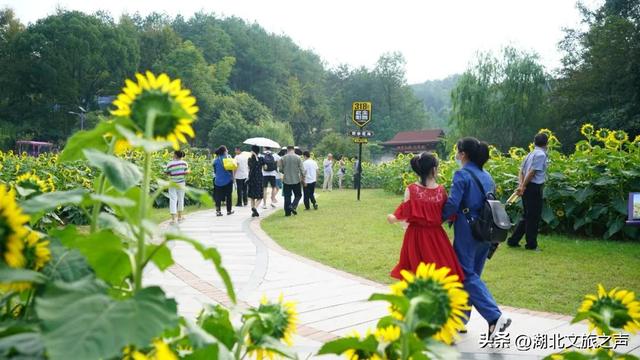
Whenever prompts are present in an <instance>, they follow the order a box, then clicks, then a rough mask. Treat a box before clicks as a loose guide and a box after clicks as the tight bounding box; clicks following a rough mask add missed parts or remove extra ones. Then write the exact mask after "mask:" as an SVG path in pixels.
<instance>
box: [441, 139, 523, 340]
mask: <svg viewBox="0 0 640 360" xmlns="http://www.w3.org/2000/svg"><path fill="white" fill-rule="evenodd" d="M457 147H458V153H457V154H456V162H457V163H458V165H459V166H460V167H461V168H460V169H459V170H457V171H456V172H455V173H454V175H453V182H452V185H451V191H450V194H449V198H448V199H447V202H446V203H445V205H444V208H443V210H442V219H443V220H447V219H450V218H452V217H455V222H454V240H453V248H454V250H455V252H456V255H457V256H458V261H459V262H460V265H461V266H462V271H463V272H464V281H463V285H464V289H465V290H466V291H467V292H468V293H469V303H470V305H472V306H473V307H475V308H476V310H478V312H479V313H480V315H481V316H482V317H483V318H484V319H485V320H486V321H487V323H488V324H489V329H488V336H489V339H493V338H494V337H495V335H496V334H497V333H498V332H504V331H505V330H506V329H507V328H508V327H509V325H511V319H509V318H508V317H507V316H506V315H505V314H503V313H502V311H500V309H499V308H498V304H497V303H496V301H495V300H494V298H493V296H492V295H491V292H489V289H488V288H487V286H486V284H485V283H484V282H483V281H482V279H481V278H480V275H482V270H483V269H484V264H485V261H486V260H487V255H488V254H489V249H490V247H491V243H489V242H484V241H481V240H477V239H475V238H474V237H473V235H472V232H471V226H470V224H469V221H471V220H473V219H474V218H475V219H477V218H478V217H479V215H480V209H481V208H482V207H483V206H484V203H485V197H486V194H487V193H488V192H493V190H494V188H495V183H494V181H493V178H492V177H491V175H489V173H487V172H486V171H484V170H483V166H484V164H485V163H486V162H487V160H489V146H488V145H487V143H485V142H480V141H478V140H477V139H475V138H471V137H468V138H463V139H461V140H459V141H458V143H457ZM474 177H475V178H477V179H478V182H479V183H480V184H481V185H482V187H483V189H479V188H478V185H477V182H476V181H475V180H474Z"/></svg>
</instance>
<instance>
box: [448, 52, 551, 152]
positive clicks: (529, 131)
mask: <svg viewBox="0 0 640 360" xmlns="http://www.w3.org/2000/svg"><path fill="white" fill-rule="evenodd" d="M547 94H548V91H547V76H546V74H545V72H544V68H543V67H542V65H540V63H539V60H538V57H537V55H535V54H531V53H526V52H522V51H518V50H516V49H514V48H511V47H507V48H505V49H503V51H502V59H497V58H496V57H494V56H493V55H492V54H490V53H484V54H479V55H478V58H477V60H476V63H475V64H474V65H473V66H472V67H471V68H470V69H469V70H467V71H466V72H465V73H464V74H463V75H462V77H461V78H460V80H459V81H458V84H457V85H456V87H455V89H454V90H453V92H452V95H451V97H452V104H453V110H452V117H451V122H452V126H453V127H454V129H453V130H454V131H453V134H452V135H453V136H467V135H468V136H475V137H478V138H480V139H482V140H486V141H488V142H490V143H492V144H495V145H497V146H499V147H500V148H501V149H502V150H507V149H509V147H511V146H526V145H527V144H529V143H530V142H531V138H532V137H533V135H534V134H535V132H536V131H537V130H538V129H540V128H541V127H546V126H547V125H548V123H547V122H546V114H547Z"/></svg>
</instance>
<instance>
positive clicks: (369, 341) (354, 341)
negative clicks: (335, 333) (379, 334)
mask: <svg viewBox="0 0 640 360" xmlns="http://www.w3.org/2000/svg"><path fill="white" fill-rule="evenodd" d="M377 348H378V341H376V339H375V337H373V336H368V337H367V338H365V339H364V340H360V339H358V338H356V337H346V338H341V339H338V340H333V341H329V342H328V343H325V344H324V345H322V347H321V348H320V350H318V355H326V354H336V355H340V354H343V353H344V352H345V351H347V350H352V349H353V350H362V351H366V352H374V351H376V349H377Z"/></svg>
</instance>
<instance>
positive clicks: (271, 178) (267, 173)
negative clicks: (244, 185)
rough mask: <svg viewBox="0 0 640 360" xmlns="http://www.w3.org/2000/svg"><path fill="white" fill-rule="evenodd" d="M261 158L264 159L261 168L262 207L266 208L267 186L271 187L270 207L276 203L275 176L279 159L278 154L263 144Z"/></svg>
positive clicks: (276, 186)
mask: <svg viewBox="0 0 640 360" xmlns="http://www.w3.org/2000/svg"><path fill="white" fill-rule="evenodd" d="M262 158H263V159H264V167H263V168H262V185H263V186H264V198H263V200H262V208H263V209H266V208H267V191H268V190H269V187H271V207H274V208H275V207H276V204H277V203H278V199H277V198H276V195H278V190H279V189H278V185H277V184H276V178H277V176H278V160H280V156H278V154H276V153H273V152H271V148H269V147H266V146H265V147H264V151H263V153H262Z"/></svg>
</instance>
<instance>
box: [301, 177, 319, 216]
mask: <svg viewBox="0 0 640 360" xmlns="http://www.w3.org/2000/svg"><path fill="white" fill-rule="evenodd" d="M302 191H303V192H304V208H305V209H307V210H309V208H310V206H309V202H311V204H314V205H315V203H316V197H315V195H314V193H315V191H316V183H315V182H312V183H308V184H307V186H305V187H303V188H302Z"/></svg>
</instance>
